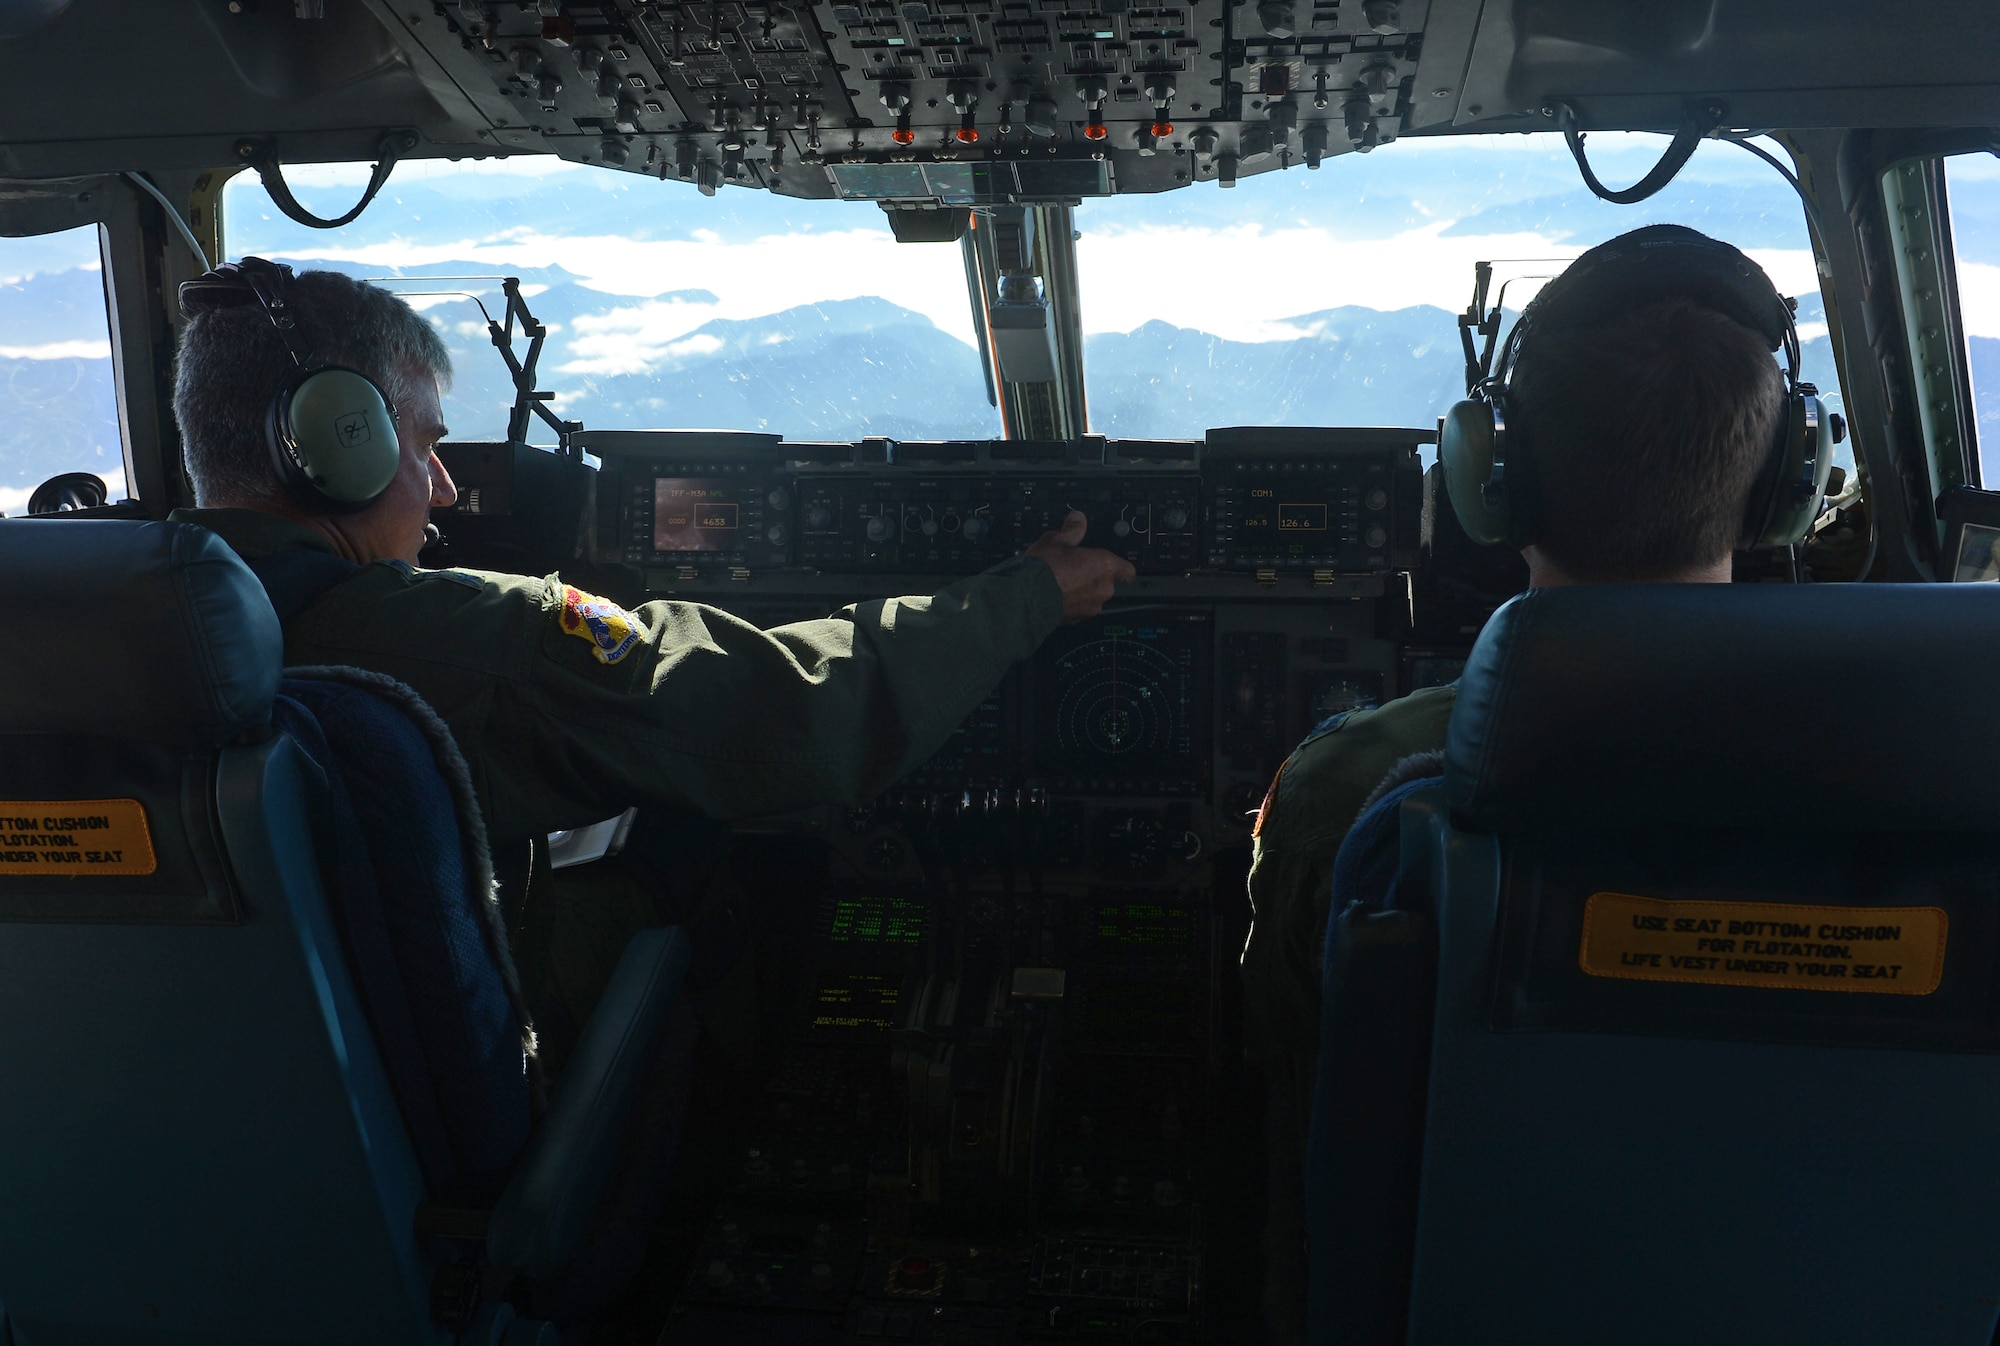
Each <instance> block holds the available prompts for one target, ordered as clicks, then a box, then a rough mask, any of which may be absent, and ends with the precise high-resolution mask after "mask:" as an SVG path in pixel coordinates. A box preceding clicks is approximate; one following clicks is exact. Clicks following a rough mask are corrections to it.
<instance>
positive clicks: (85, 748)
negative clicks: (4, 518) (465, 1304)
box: [0, 520, 448, 1346]
mask: <svg viewBox="0 0 2000 1346" xmlns="http://www.w3.org/2000/svg"><path fill="white" fill-rule="evenodd" d="M0 575H4V576H5V577H6V582H7V584H8V585H9V586H10V587H11V588H12V589H13V591H14V592H16V593H19V594H31V595H38V596H41V597H40V598H39V599H38V600H36V601H34V602H33V603H31V604H29V605H24V608H23V609H22V610H23V612H25V613H27V614H29V615H30V621H28V622H24V623H23V624H22V625H21V626H19V627H17V628H16V630H15V632H14V633H13V635H12V636H11V637H10V640H9V645H8V652H7V656H6V657H5V658H4V659H0V815H6V817H5V820H4V821H3V822H0V854H4V856H5V861H4V863H0V1136H5V1137H6V1140H7V1143H6V1144H5V1145H4V1146H0V1192H4V1193H5V1194H6V1196H5V1200H4V1201H0V1304H4V1305H5V1312H6V1315H7V1317H8V1319H9V1321H10V1322H11V1323H12V1325H13V1327H14V1329H15V1330H16V1331H17V1332H18V1334H19V1336H20V1337H21V1338H22V1339H23V1340H26V1341H29V1342H33V1343H36V1344H37V1346H48V1344H49V1343H93V1344H94V1343H122V1342H139V1341H147V1342H160V1341H184V1342H190V1343H192V1342H250V1341H257V1342H327V1343H333V1342H353V1341H363V1340H366V1341H372V1342H438V1341H443V1340H448V1337H447V1335H446V1334H444V1333H443V1332H441V1331H440V1330H439V1329H437V1328H435V1327H433V1326H432V1325H431V1323H430V1320H429V1303H428V1301H429V1294H430V1266H431V1255H430V1253H429V1251H428V1250H427V1249H425V1248H424V1247H422V1246H420V1241H419V1239H418V1237H417V1235H416V1233H415V1230H414V1217H415V1212H416V1209H417V1206H418V1204H419V1203H420V1202H421V1201H422V1200H423V1199H424V1197H425V1184H424V1179H423V1175H422V1172H421V1170H420V1167H419V1164H418V1161H417V1157H416V1154H415V1153H414V1151H413V1150H412V1147H411V1144H410V1141H409V1138H408V1133H407V1131H406V1129H405V1126H404V1123H403V1120H402V1118H401V1116H400V1113H399V1108H398V1105H397V1100H396V1097H395V1092H394V1090H393V1088H392V1086H391V1082H390V1079H389V1077H388V1075H387V1073H386V1071H385V1070H384V1067H383V1063H382V1061H381V1058H380V1055H379V1053H378V1052H377V1050H376V1047H375V1042H374V1037H373V1034H372V1032H371V1029H370V1024H369V1020H368V1016H367V1014H366V1013H365V1012H364V1009H363V1006H362V1004H361V1002H360V1000H359V999H358V998H357V996H356V995H355V992H354V989H353V982H352V979H351V978H350V976H349V974H348V959H347V957H346V955H345V953H344V951H343V948H342V941H341V939H340V936H339V934H338V932H337V930H336V927H335V924H334V922H333V920H332V919H331V917H330V914H329V909H328V905H327V902H326V899H325V895H324V892H323V889H322V885H321V880H320V876H319V873H318V872H317V869H316V865H315V860H314V839H315V831H316V829H320V828H322V826H323V823H324V819H325V816H326V815H325V806H324V801H325V780H324V777H323V775H322V773H321V772H320V771H319V770H318V769H316V768H315V767H314V765H313V764H312V763H311V762H310V760H309V759H308V757H307V755H306V754H305V753H304V752H303V751H302V750H301V748H300V745H299V744H298V743H297V742H296V741H295V740H294V739H293V738H292V737H291V736H289V735H287V734H283V733H278V732H275V731H274V730H273V729H272V727H271V715H272V706H273V701H274V697H275V696H276V694H277V690H278V682H279V668H280V664H281V662H282V639H281V635H280V632H279V628H278V623H277V620H276V618H275V616H274V614H273V613H272V611H271V609H270V606H269V604H268V603H267V602H266V600H265V597H264V594H263V592H262V591H261V589H260V588H259V587H258V585H257V581H256V580H255V579H254V577H252V576H251V574H250V573H249V571H248V570H247V569H246V568H245V567H244V566H243V565H242V563H241V562H240V561H238V560H237V559H236V557H235V556H234V555H233V554H232V553H230V552H229V551H228V549H227V548H226V547H224V546H223V544H222V543H221V542H220V540H219V539H217V538H216V537H215V536H214V535H213V534H211V533H209V532H207V531H206V530H204V529H200V528H195V527H190V526H185V525H176V524H165V523H125V522H113V521H95V520H92V521H75V522H69V521H64V522H56V521H27V520H23V521H16V522H0Z"/></svg>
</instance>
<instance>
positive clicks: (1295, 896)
mask: <svg viewBox="0 0 2000 1346" xmlns="http://www.w3.org/2000/svg"><path fill="white" fill-rule="evenodd" d="M1457 697H1458V688H1457V686H1456V685H1453V686H1448V687H1427V688H1425V689H1423V690H1422V691H1418V692H1412V693H1411V694H1410V695H1408V696H1406V697H1403V698H1401V699H1399V700H1396V701H1391V702H1389V703H1388V704H1387V705H1385V706H1382V707H1380V708H1379V709H1376V710H1357V711H1352V712H1350V713H1348V714H1346V715H1341V716H1336V717H1335V718H1333V719H1331V720H1329V721H1327V723H1326V724H1324V725H1323V726H1321V727H1320V728H1319V729H1316V730H1314V731H1313V732H1312V733H1311V734H1308V735H1307V736H1306V738H1305V741H1304V742H1302V743H1300V744H1299V746H1298V747H1297V748H1296V749H1294V750H1293V752H1292V755H1291V756H1290V757H1288V758H1286V759H1285V764H1284V765H1283V766H1281V767H1279V768H1278V775H1277V777H1276V779H1274V780H1273V781H1272V782H1271V789H1270V791H1269V793H1267V794H1266V795H1265V796H1264V806H1263V807H1262V808H1261V809H1259V810H1258V811H1257V826H1256V831H1255V840H1254V842H1253V852H1252V860H1251V864H1250V904H1251V907H1252V908H1253V909H1254V913H1255V915H1254V918H1253V920H1254V923H1253V924H1252V926H1251V928H1250V939H1249V941H1248V942H1247V943H1246V944H1245V945H1244V948H1243V1040H1244V1043H1245V1045H1246V1046H1247V1047H1248V1048H1249V1050H1250V1052H1251V1053H1252V1054H1253V1055H1254V1056H1255V1057H1256V1058H1257V1059H1258V1064H1259V1067H1260V1070H1261V1073H1262V1074H1263V1076H1264V1081H1265V1090H1266V1092H1265V1110H1264V1141H1265V1161H1266V1167H1265V1181H1266V1191H1265V1209H1264V1221H1263V1234H1264V1267H1265V1277H1264V1288H1263V1304H1264V1319H1265V1329H1266V1334H1267V1335H1268V1336H1269V1337H1270V1338H1271V1339H1272V1340H1273V1341H1303V1340H1304V1339H1305V1270H1306V1269H1305V1253H1304V1248H1305V1233H1306V1229H1305V1199H1304V1191H1305V1151H1306V1134H1307V1131H1308V1130H1309V1129H1310V1125H1311V1121H1312V1097H1313V1076H1314V1066H1315V1065H1316V1062H1317V1055H1318V1052H1319V1011H1320V993H1319V988H1320V957H1321V949H1322V948H1323V946H1324V944H1325V940H1326V920H1327V911H1328V908H1329V907H1330V906H1331V905H1332V896H1333V895H1332V886H1333V859H1334V856H1336V855H1337V854H1339V853H1340V843H1341V842H1343V841H1345V840H1346V839H1347V832H1348V829H1349V828H1351V827H1352V826H1353V825H1354V823H1355V819H1356V815H1358V814H1359V813H1360V812H1361V805H1362V804H1363V803H1364V802H1365V801H1366V800H1367V798H1368V796H1369V795H1371V794H1373V793H1374V792H1375V787H1376V786H1378V785H1380V784H1381V783H1382V780H1383V778H1384V777H1386V776H1387V775H1388V774H1389V772H1390V770H1391V769H1392V768H1393V767H1394V766H1395V765H1396V763H1398V762H1400V761H1402V760H1403V759H1404V758H1405V757H1408V756H1410V755H1411V754H1413V753H1420V752H1434V751H1436V750H1437V749H1440V748H1442V747H1444V739H1445V729H1446V726H1447V725H1449V723H1450V722H1451V708H1452V703H1453V702H1454V701H1455V700H1456V699H1457Z"/></svg>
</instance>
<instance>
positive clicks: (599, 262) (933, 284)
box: [316, 229, 973, 345]
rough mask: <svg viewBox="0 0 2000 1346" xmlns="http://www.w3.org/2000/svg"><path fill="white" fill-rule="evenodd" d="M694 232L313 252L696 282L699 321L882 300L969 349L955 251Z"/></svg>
mask: <svg viewBox="0 0 2000 1346" xmlns="http://www.w3.org/2000/svg"><path fill="white" fill-rule="evenodd" d="M696 232H697V233H698V234H702V235H706V236H707V237H708V238H710V239H712V240H713V241H708V242H703V241H700V240H699V239H694V238H687V239H632V238H625V237H622V236H619V235H615V234H591V235H573V234H572V235H555V234H545V233H540V232H534V231H516V230H510V231H508V232H507V233H506V234H505V235H504V236H502V235H497V234H496V235H492V236H488V237H483V238H476V239H466V238H458V239H451V240H446V241H434V240H426V241H425V242H422V243H416V242H411V241H404V240H396V241H393V242H388V243H378V244H369V245H364V246H361V247H355V248H346V249H334V248H329V249H325V250H321V251H319V252H317V254H316V255H317V256H320V257H324V258H326V259H327V260H329V261H340V262H351V263H354V264H356V265H362V266H381V267H412V266H425V265H430V264H434V263H440V262H472V263H476V264H477V265H479V266H482V267H489V266H490V267H497V268H503V269H504V268H507V267H517V268H525V267H542V266H548V265H550V264H551V263H555V264H558V265H561V266H563V267H564V268H566V269H567V270H569V271H570V272H572V273H573V274H575V275H576V276H578V277H579V278H580V279H581V281H582V283H583V284H584V285H586V286H588V287H589V288H591V289H594V290H601V291H603V292H605V293H607V294H616V295H631V296H634V297H644V298H651V297H654V296H658V295H664V294H667V293H669V292H671V291H675V290H685V289H688V288H689V287H691V286H695V285H699V286H701V287H702V288H703V289H706V290H709V291H710V292H712V293H713V294H714V295H715V296H716V300H717V302H716V305H715V307H714V309H713V311H711V312H709V313H708V314H706V315H705V316H704V317H703V318H702V321H707V320H708V319H710V318H760V317H763V316H765V315H767V314H771V313H776V312H779V311H781V310H783V309H788V308H796V307H799V306H801V305H805V304H818V303H829V302H837V301H839V300H843V299H862V298H869V297H879V298H882V299H886V300H888V301H889V302H890V303H892V304H896V305H898V306H900V307H902V308H906V309H909V310H911V311H913V312H916V313H921V314H923V315H924V316H925V317H926V318H929V319H930V320H931V322H932V323H934V324H935V325H936V326H937V327H938V329H939V330H940V331H942V332H944V333H945V334H947V335H949V336H952V337H956V338H957V339H958V340H960V341H963V342H965V343H966V344H967V345H971V344H972V342H973V334H972V310H971V305H970V303H969V302H968V300H967V299H966V295H965V266H964V263H963V261H961V259H960V254H959V251H958V249H957V248H954V247H949V246H946V245H942V244H930V245H924V244H908V243H898V242H896V240H895V239H894V238H893V237H892V236H891V235H890V234H889V233H888V232H887V231H885V230H881V229H847V230H828V231H826V232H818V231H815V232H811V233H797V234H784V235H778V236H759V237H752V238H738V239H721V238H718V237H716V236H715V235H713V234H711V233H710V232H709V231H707V230H698V231H696ZM579 326H581V324H579Z"/></svg>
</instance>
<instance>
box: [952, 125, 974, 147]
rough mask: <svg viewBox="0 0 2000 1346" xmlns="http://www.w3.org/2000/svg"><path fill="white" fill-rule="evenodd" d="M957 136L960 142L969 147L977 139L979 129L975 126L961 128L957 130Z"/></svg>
mask: <svg viewBox="0 0 2000 1346" xmlns="http://www.w3.org/2000/svg"><path fill="white" fill-rule="evenodd" d="M957 134H958V138H959V140H960V141H962V142H963V143H965V144H967V145H970V144H972V143H973V142H974V141H975V140H977V139H979V128H978V127H976V126H961V127H959V128H958V132H957Z"/></svg>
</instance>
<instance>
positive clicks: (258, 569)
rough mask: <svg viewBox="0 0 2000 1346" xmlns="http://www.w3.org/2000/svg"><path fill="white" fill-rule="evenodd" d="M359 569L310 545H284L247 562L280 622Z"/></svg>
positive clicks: (322, 596)
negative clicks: (281, 548)
mask: <svg viewBox="0 0 2000 1346" xmlns="http://www.w3.org/2000/svg"><path fill="white" fill-rule="evenodd" d="M359 569H361V567H360V566H358V565H356V564H354V562H352V561H348V560H343V559H342V558H341V557H338V556H335V555H334V554H333V553H332V552H326V551H317V550H314V549H313V548H311V547H287V548H285V549H284V550H283V551H274V552H272V553H271V554H270V555H269V556H260V557H258V558H257V559H256V560H254V561H252V562H250V573H251V574H253V575H255V576H256V577H257V582H258V583H259V584H262V585H263V586H264V594H265V596H266V597H267V598H269V599H270V600H271V606H272V607H274V608H276V609H277V611H278V623H279V625H281V626H282V625H288V624H289V623H290V622H291V620H292V618H294V617H296V616H298V615H299V614H300V613H301V612H304V611H305V610H306V609H307V608H309V607H311V606H312V605H313V604H315V603H317V602H319V600H320V599H322V598H324V597H325V596H326V594H327V593H328V591H330V590H331V589H332V588H333V587H334V586H335V585H336V584H339V583H340V582H341V581H342V580H344V579H346V578H347V577H348V576H349V575H352V574H353V573H354V572H355V571H357V570H359Z"/></svg>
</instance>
